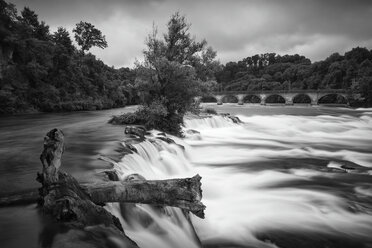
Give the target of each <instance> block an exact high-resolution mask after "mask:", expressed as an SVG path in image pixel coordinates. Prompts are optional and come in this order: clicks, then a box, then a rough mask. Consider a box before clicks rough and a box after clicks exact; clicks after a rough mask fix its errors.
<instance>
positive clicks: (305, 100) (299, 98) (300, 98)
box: [292, 93, 311, 104]
mask: <svg viewBox="0 0 372 248" xmlns="http://www.w3.org/2000/svg"><path fill="white" fill-rule="evenodd" d="M292 101H293V104H296V103H299V104H311V97H310V96H309V95H308V94H306V93H300V94H297V95H295V96H294V97H293V99H292Z"/></svg>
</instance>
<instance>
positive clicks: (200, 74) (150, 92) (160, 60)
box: [136, 12, 220, 135]
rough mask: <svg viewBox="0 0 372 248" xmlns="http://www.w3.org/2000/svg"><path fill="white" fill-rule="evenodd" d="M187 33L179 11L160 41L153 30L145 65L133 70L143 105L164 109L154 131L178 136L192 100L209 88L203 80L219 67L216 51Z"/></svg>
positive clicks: (207, 78) (211, 75)
mask: <svg viewBox="0 0 372 248" xmlns="http://www.w3.org/2000/svg"><path fill="white" fill-rule="evenodd" d="M189 30H190V24H189V23H187V21H186V18H185V17H184V16H182V15H180V14H179V13H178V12H177V13H175V14H174V15H172V16H171V18H170V20H169V21H168V23H167V33H165V34H164V36H163V39H161V38H159V37H158V33H157V29H156V28H155V27H154V28H153V32H152V33H151V34H150V35H149V36H148V38H147V40H146V46H147V47H146V50H145V51H144V62H143V63H142V64H137V69H136V70H137V79H136V85H137V89H138V90H139V91H140V93H141V96H142V98H143V103H144V104H145V105H146V106H154V104H153V103H156V104H155V105H159V104H160V105H162V106H164V107H165V109H166V110H167V111H166V112H167V115H166V117H165V118H163V119H162V120H163V121H165V122H164V123H163V124H162V125H161V126H158V127H157V128H158V129H162V130H164V131H168V132H172V133H174V134H178V135H179V134H180V124H181V123H182V118H183V115H184V114H185V113H186V111H188V110H191V109H192V106H193V97H195V96H197V95H198V94H199V93H200V91H201V90H202V88H203V90H205V87H206V86H208V84H202V82H203V80H204V81H207V80H213V79H214V74H215V72H216V71H217V70H218V69H219V67H220V66H219V62H217V61H216V60H215V57H216V52H214V51H213V49H212V48H210V47H207V42H206V41H205V40H202V41H200V42H198V41H196V40H195V38H193V37H191V34H190V32H189ZM209 85H211V84H209ZM156 123H161V122H156Z"/></svg>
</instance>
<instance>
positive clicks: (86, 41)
mask: <svg viewBox="0 0 372 248" xmlns="http://www.w3.org/2000/svg"><path fill="white" fill-rule="evenodd" d="M73 32H74V33H75V40H76V42H77V43H78V45H79V46H80V47H81V51H82V53H83V54H84V52H85V51H88V50H89V49H90V48H92V47H93V46H96V47H99V48H102V49H104V48H106V47H107V42H106V37H105V36H104V35H102V32H101V31H100V30H98V29H97V28H95V27H94V25H92V24H91V23H89V22H83V21H81V22H79V23H77V24H76V27H75V28H74V29H73Z"/></svg>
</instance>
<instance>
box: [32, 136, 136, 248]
mask: <svg viewBox="0 0 372 248" xmlns="http://www.w3.org/2000/svg"><path fill="white" fill-rule="evenodd" d="M63 141H64V137H63V133H62V131H60V130H58V129H53V130H51V131H50V132H48V133H47V135H46V137H45V138H44V150H43V152H42V154H41V156H40V159H41V162H42V164H43V172H42V173H41V174H38V178H37V179H38V181H39V182H41V184H42V188H41V189H40V190H39V192H40V200H39V205H40V208H41V210H42V211H43V212H44V213H46V214H48V215H49V216H51V217H52V218H53V219H54V220H56V221H57V223H63V225H64V227H63V229H64V231H63V230H62V231H61V232H55V233H53V237H47V238H48V239H51V240H52V244H49V243H48V244H45V245H42V246H43V247H56V248H59V247H66V246H68V247H83V246H85V247H119V246H122V247H130V248H138V246H137V244H136V243H135V242H134V241H132V240H131V239H130V238H129V237H127V236H126V235H125V233H124V230H123V228H122V226H121V224H120V221H119V219H118V218H117V217H115V216H114V215H112V214H111V213H110V212H108V211H107V210H106V209H104V208H103V207H102V206H99V205H97V204H95V203H93V202H92V201H91V198H90V196H89V195H88V194H87V193H86V192H85V191H84V190H83V189H82V188H81V186H80V184H79V183H78V182H77V181H76V180H75V178H73V177H72V176H70V175H69V174H67V173H63V172H61V171H60V170H59V168H60V165H61V161H60V159H61V156H62V153H63V150H64V144H63ZM46 228H47V229H48V227H46ZM66 229H67V230H68V231H67V232H66ZM96 237H103V238H105V237H106V238H105V240H106V241H104V242H101V244H99V243H97V238H96ZM108 237H112V238H108ZM41 239H43V238H41ZM112 240H115V242H113V241H112ZM40 243H42V244H43V243H44V242H43V240H41V242H40ZM66 243H67V244H66ZM118 244H120V245H118Z"/></svg>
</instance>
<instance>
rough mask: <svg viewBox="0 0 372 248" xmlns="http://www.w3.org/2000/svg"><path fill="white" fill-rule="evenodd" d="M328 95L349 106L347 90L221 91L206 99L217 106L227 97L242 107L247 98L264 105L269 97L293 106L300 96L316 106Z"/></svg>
mask: <svg viewBox="0 0 372 248" xmlns="http://www.w3.org/2000/svg"><path fill="white" fill-rule="evenodd" d="M328 95H337V97H340V98H342V99H343V100H344V101H343V102H344V103H345V105H349V99H350V98H351V97H352V95H351V93H350V92H349V91H347V90H285V91H284V90H283V91H280V90H272V91H221V92H213V93H212V94H210V95H208V96H206V97H208V98H214V99H215V101H216V102H217V104H218V105H222V104H223V102H224V100H225V98H227V97H230V98H231V97H232V98H235V102H237V103H238V104H239V105H243V104H244V103H245V100H246V99H247V97H256V99H259V103H260V104H261V105H266V104H267V99H268V98H269V97H272V96H276V97H279V98H282V102H283V104H286V105H293V104H294V103H295V102H294V100H295V99H296V97H298V96H302V97H305V98H307V99H308V101H307V103H308V104H311V105H318V104H319V100H320V99H321V98H323V97H325V96H328ZM203 98H205V97H201V96H199V97H196V98H195V100H196V101H198V102H203Z"/></svg>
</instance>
